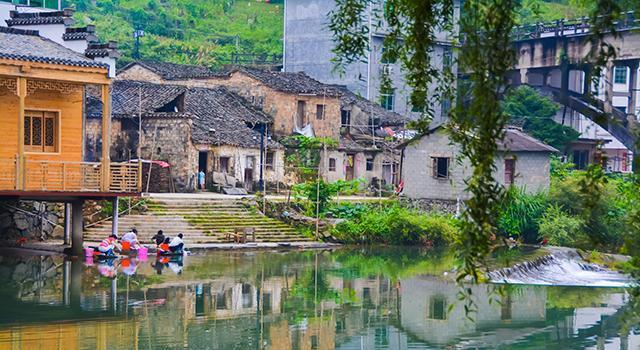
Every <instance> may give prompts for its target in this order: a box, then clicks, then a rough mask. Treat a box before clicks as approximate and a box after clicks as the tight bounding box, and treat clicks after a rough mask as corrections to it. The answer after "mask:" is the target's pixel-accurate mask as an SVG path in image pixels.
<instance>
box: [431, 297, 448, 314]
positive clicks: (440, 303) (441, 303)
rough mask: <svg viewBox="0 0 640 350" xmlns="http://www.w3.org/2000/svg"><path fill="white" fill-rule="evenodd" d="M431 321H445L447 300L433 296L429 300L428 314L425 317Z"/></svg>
mask: <svg viewBox="0 0 640 350" xmlns="http://www.w3.org/2000/svg"><path fill="white" fill-rule="evenodd" d="M427 317H428V318H429V319H432V320H446V319H447V299H445V297H443V296H434V297H432V298H431V300H429V314H428V315H427Z"/></svg>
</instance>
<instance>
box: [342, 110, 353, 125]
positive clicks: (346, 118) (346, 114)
mask: <svg viewBox="0 0 640 350" xmlns="http://www.w3.org/2000/svg"><path fill="white" fill-rule="evenodd" d="M340 123H341V124H342V127H348V126H349V125H350V124H351V111H347V110H344V109H343V110H341V111H340Z"/></svg>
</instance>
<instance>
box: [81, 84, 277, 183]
mask: <svg viewBox="0 0 640 350" xmlns="http://www.w3.org/2000/svg"><path fill="white" fill-rule="evenodd" d="M112 99H113V123H112V125H113V127H112V129H111V135H112V139H113V140H114V141H113V144H112V148H111V150H110V153H111V157H112V159H122V160H130V159H137V158H138V154H137V153H138V150H137V145H138V139H139V132H140V131H142V142H141V153H142V154H141V156H142V159H143V160H144V161H145V162H149V161H151V162H154V164H155V165H153V169H152V171H151V172H150V173H151V174H152V176H151V180H152V181H149V182H150V183H151V184H152V186H151V187H150V191H152V192H154V191H160V192H164V191H172V190H177V191H181V192H185V191H193V190H194V189H195V188H196V186H197V181H196V179H197V173H198V172H199V171H200V170H203V171H204V172H205V174H206V182H207V184H208V185H213V184H216V185H218V186H219V187H227V188H228V187H236V186H241V185H243V186H244V187H245V188H246V189H248V190H252V189H254V185H255V183H256V182H257V181H258V180H259V179H260V169H259V167H258V165H259V164H260V156H261V133H260V130H261V125H264V124H266V123H269V122H270V117H269V116H268V115H267V114H265V113H263V112H262V111H261V110H259V109H257V108H254V107H253V106H252V105H251V104H249V103H248V102H247V101H246V100H245V99H244V98H242V97H240V96H238V95H236V94H234V93H232V92H230V91H229V90H227V89H226V88H224V87H216V88H212V89H206V88H197V87H194V88H187V87H185V86H179V85H168V84H153V83H147V82H140V81H127V80H119V81H116V82H115V83H114V84H113V90H112ZM139 111H140V112H142V118H141V120H142V126H141V127H140V126H139V124H138V123H139V120H140V119H139V117H138V114H139ZM87 113H88V116H89V120H88V121H87V136H86V138H87V143H86V147H85V156H86V157H87V158H91V157H93V156H94V155H95V154H98V153H99V152H100V149H101V144H100V143H101V141H100V136H99V133H96V132H95V130H96V129H97V125H99V124H100V118H101V114H100V105H99V102H98V101H96V100H95V99H93V98H92V97H91V96H89V97H88V102H87ZM265 143H266V147H265V148H264V150H266V157H265V158H266V160H267V161H266V164H265V169H264V178H265V179H266V180H267V181H271V182H282V181H283V165H282V163H283V162H284V152H283V148H282V147H281V146H280V145H279V144H278V143H277V142H275V141H271V140H268V139H267V140H266V141H265ZM166 165H168V167H167V166H166ZM163 166H164V167H163ZM147 169H148V168H147ZM143 175H145V176H146V175H147V174H143ZM143 182H144V181H143ZM145 184H146V182H145ZM143 185H144V184H143Z"/></svg>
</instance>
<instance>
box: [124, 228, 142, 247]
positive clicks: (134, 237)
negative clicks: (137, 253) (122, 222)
mask: <svg viewBox="0 0 640 350" xmlns="http://www.w3.org/2000/svg"><path fill="white" fill-rule="evenodd" d="M122 241H123V242H129V243H130V244H131V249H138V247H139V244H140V243H139V242H138V230H136V229H135V228H133V229H131V231H129V232H127V233H125V234H124V235H123V236H122Z"/></svg>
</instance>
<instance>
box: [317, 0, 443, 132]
mask: <svg viewBox="0 0 640 350" xmlns="http://www.w3.org/2000/svg"><path fill="white" fill-rule="evenodd" d="M454 10H455V9H454V1H453V0H436V1H415V0H387V1H384V2H381V1H375V0H337V1H336V7H335V8H334V10H333V11H331V12H330V13H329V18H330V24H329V28H330V29H331V30H332V32H333V39H334V41H335V43H336V46H335V48H334V50H333V52H334V54H335V57H334V59H333V61H334V63H335V67H336V70H337V71H338V72H340V73H344V72H345V69H347V68H348V66H349V65H350V64H352V63H355V62H361V61H366V60H367V59H368V56H369V52H370V50H372V49H373V48H372V47H370V42H371V40H370V39H371V35H372V33H373V32H382V33H385V38H384V42H383V47H384V49H383V53H382V61H383V62H395V61H399V62H400V64H401V67H402V69H403V71H404V72H405V79H406V83H407V85H408V86H409V87H410V88H411V97H410V100H411V101H410V102H411V106H412V108H413V109H414V110H420V111H422V114H423V118H424V119H427V120H430V119H432V118H433V117H434V115H435V110H434V108H433V106H434V105H435V103H434V102H435V101H444V100H449V101H450V100H452V99H453V94H454V92H455V86H454V83H455V79H454V74H453V67H454V66H453V65H451V64H450V65H443V60H442V59H435V57H434V47H435V46H436V44H438V43H439V42H441V41H442V40H443V38H442V33H452V30H453V29H454ZM439 35H440V36H439ZM451 35H452V36H455V34H451ZM448 39H449V40H452V39H453V37H449V38H448ZM385 77H386V78H385ZM391 89H393V85H392V81H391V80H390V79H388V76H387V75H386V74H383V75H382V78H381V92H384V91H390V90H391ZM423 125H424V124H423Z"/></svg>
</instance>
